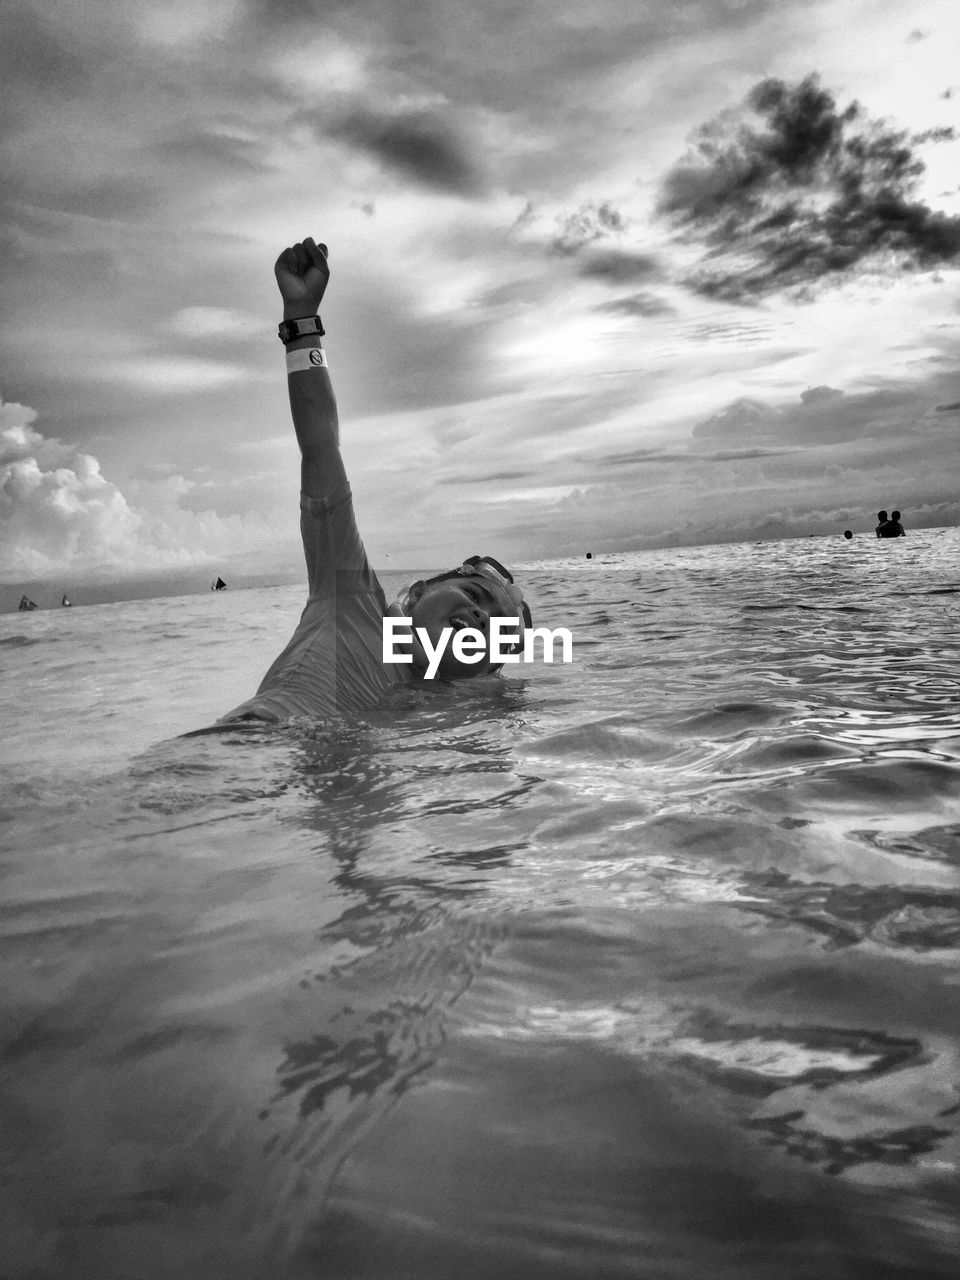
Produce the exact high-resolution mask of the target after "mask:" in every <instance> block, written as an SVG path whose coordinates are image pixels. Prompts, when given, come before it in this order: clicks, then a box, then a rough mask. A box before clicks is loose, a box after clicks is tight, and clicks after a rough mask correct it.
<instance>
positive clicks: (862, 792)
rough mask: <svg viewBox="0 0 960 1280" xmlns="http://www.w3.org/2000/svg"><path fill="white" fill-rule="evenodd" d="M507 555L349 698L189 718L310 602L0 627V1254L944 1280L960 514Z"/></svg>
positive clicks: (959, 1234)
mask: <svg viewBox="0 0 960 1280" xmlns="http://www.w3.org/2000/svg"><path fill="white" fill-rule="evenodd" d="M523 579H524V583H525V585H526V587H527V591H528V598H529V599H530V601H531V604H532V606H533V610H534V615H535V618H536V621H537V622H538V623H541V624H545V625H549V626H552V627H557V626H566V627H568V628H569V629H570V630H571V631H572V633H573V636H574V640H575V646H574V661H573V662H572V663H571V664H569V665H565V664H559V663H557V664H553V665H547V664H545V663H534V664H530V665H526V666H522V667H515V668H513V669H512V670H510V672H509V675H508V677H507V678H505V679H492V680H481V681H476V682H465V683H462V684H460V685H457V686H444V685H441V684H439V683H437V684H434V685H431V686H429V687H423V688H420V689H415V690H414V689H409V690H401V691H400V692H399V693H398V694H396V696H394V697H393V698H392V699H391V700H390V701H389V702H388V703H386V704H385V705H384V706H382V707H380V708H377V709H375V710H374V711H372V712H371V713H370V715H369V716H368V717H367V719H366V720H365V721H364V722H363V723H360V724H353V725H349V726H337V725H329V724H327V725H311V724H299V725H296V726H291V727H287V728H284V729H281V730H269V729H264V730H262V731H260V730H258V731H256V732H253V733H228V734H215V735H202V736H198V737H186V738H185V737H182V736H180V735H182V734H184V733H186V732H187V731H189V730H191V729H195V728H198V727H201V726H203V725H206V724H209V723H210V722H211V721H212V720H213V719H215V718H216V717H217V716H218V715H220V714H221V713H223V712H224V711H226V710H227V709H229V708H230V707H232V706H234V705H235V704H236V703H237V702H238V701H240V700H241V699H242V698H243V697H245V696H247V695H248V694H249V693H251V692H252V691H253V689H254V688H255V686H256V684H257V683H258V680H259V677H260V675H261V674H262V672H263V671H264V670H265V668H266V666H267V665H268V663H269V662H270V660H271V659H272V658H273V657H274V656H275V654H276V653H277V651H278V650H279V648H280V647H281V645H282V644H283V642H284V641H285V640H286V638H287V636H288V635H289V633H290V631H291V630H292V628H293V625H294V623H295V621H296V618H297V616H298V613H299V608H300V605H301V598H302V592H301V591H300V590H299V589H298V588H291V587H283V588H275V589H260V590H250V591H227V592H221V593H218V594H212V593H206V594H203V595H197V596H188V597H182V598H179V599H164V600H146V601H143V600H141V601H131V602H128V603H123V604H115V605H103V606H97V607H91V608H85V609H81V608H75V609H73V610H57V611H49V612H37V613H33V614H29V615H8V616H5V617H2V618H0V666H2V671H0V679H2V690H0V707H2V716H3V721H2V723H3V735H2V747H0V759H2V812H0V844H2V850H3V851H2V855H0V859H2V873H3V892H2V914H0V922H2V929H0V943H2V972H3V978H4V981H3V997H2V999H3V1006H2V1018H0V1099H2V1102H0V1107H2V1134H3V1137H2V1142H0V1181H2V1194H0V1275H2V1276H3V1277H4V1280H14V1278H16V1280H20V1278H21V1277H22V1278H25V1280H48V1278H51V1277H57V1278H60V1277H64V1278H65V1280H85V1278H86V1277H91V1278H96V1280H114V1278H116V1280H174V1278H177V1280H182V1278H186V1280H192V1278H193V1277H197V1278H198V1280H199V1278H201V1277H202V1278H203V1280H219V1278H221V1277H222V1278H223V1280H228V1278H229V1280H247V1278H249V1280H260V1278H261V1277H270V1278H271V1280H274V1278H280V1277H291V1278H293V1280H301V1278H306V1277H323V1278H324V1280H330V1278H336V1280H339V1278H340V1277H344V1278H347V1277H364V1278H369V1280H394V1278H397V1280H399V1278H400V1277H403V1278H404V1280H406V1278H408V1277H409V1278H410V1280H414V1278H417V1280H423V1278H426V1280H433V1278H436V1280H449V1278H450V1277H457V1280H474V1278H476V1280H481V1278H482V1280H493V1278H494V1277H497V1278H498V1280H502V1278H504V1277H506V1278H507V1280H513V1278H514V1277H516V1278H517V1280H539V1278H540V1277H544V1278H546V1277H550V1278H551V1280H557V1278H560V1280H564V1278H566V1277H571V1278H572V1277H577V1278H581V1277H583V1278H586V1277H591V1278H596V1277H631V1278H633V1277H643V1278H644V1280H661V1278H663V1280H668V1278H669V1280H680V1278H682V1280H712V1278H714V1277H716V1278H718V1280H727V1278H728V1277H729V1278H730V1280H732V1278H733V1277H736V1280H761V1278H762V1280H767V1278H770V1280H772V1278H773V1277H776V1280H801V1278H802V1280H814V1278H816V1280H853V1278H858V1280H859V1278H861V1277H862V1278H863V1280H892V1278H893V1277H899V1278H902V1280H907V1278H909V1280H923V1278H924V1277H946V1276H951V1277H952V1276H955V1275H956V1274H957V1267H958V1261H957V1260H958V1255H960V706H958V672H960V531H958V530H956V529H950V530H927V531H922V532H919V533H913V532H911V533H910V535H909V536H908V537H907V538H906V539H903V540H899V541H891V542H877V541H876V540H875V539H871V538H864V537H857V538H855V539H854V540H853V541H852V542H844V541H843V540H842V539H838V538H830V539H824V538H811V539H806V540H799V541H792V542H779V543H764V544H762V545H761V544H756V545H752V544H751V545H747V544H744V545H738V546H725V547H704V548H693V549H685V550H675V551H663V552H645V553H638V554H631V555H623V556H608V557H604V556H599V555H598V556H597V557H596V558H595V559H594V560H592V561H589V562H586V561H578V562H573V561H571V562H560V561H557V562H554V563H543V564H540V565H537V566H534V567H532V568H531V569H530V570H528V571H527V572H526V573H524V574H523ZM387 581H388V585H389V584H390V583H392V582H393V579H388V580H387Z"/></svg>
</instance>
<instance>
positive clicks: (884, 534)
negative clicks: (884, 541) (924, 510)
mask: <svg viewBox="0 0 960 1280" xmlns="http://www.w3.org/2000/svg"><path fill="white" fill-rule="evenodd" d="M906 536H907V535H906V533H905V532H904V528H903V525H902V524H901V523H900V512H899V511H892V512H891V513H890V519H889V520H888V521H887V522H886V523H885V524H883V525H881V526H880V528H879V529H878V530H877V537H878V538H905V537H906Z"/></svg>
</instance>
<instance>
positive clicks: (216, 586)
mask: <svg viewBox="0 0 960 1280" xmlns="http://www.w3.org/2000/svg"><path fill="white" fill-rule="evenodd" d="M226 589H227V584H226V583H225V582H224V580H223V579H222V578H217V580H216V582H213V583H211V584H210V590H211V591H226Z"/></svg>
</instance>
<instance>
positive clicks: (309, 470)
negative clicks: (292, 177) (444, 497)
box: [274, 236, 347, 498]
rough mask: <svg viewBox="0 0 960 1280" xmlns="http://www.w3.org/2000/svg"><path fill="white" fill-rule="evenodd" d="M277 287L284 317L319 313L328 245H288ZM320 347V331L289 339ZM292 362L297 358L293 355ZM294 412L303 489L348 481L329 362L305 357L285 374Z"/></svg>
mask: <svg viewBox="0 0 960 1280" xmlns="http://www.w3.org/2000/svg"><path fill="white" fill-rule="evenodd" d="M274 274H275V275H276V277H277V287H278V288H279V290H280V296H281V297H282V298H283V318H284V320H299V319H302V318H304V317H307V316H315V315H316V314H317V313H318V311H319V309H320V302H321V300H322V298H323V295H324V292H325V290H326V287H327V281H328V280H329V279H330V268H329V267H328V266H327V246H326V245H325V244H320V245H318V244H316V243H315V242H314V240H313V238H312V237H309V236H308V237H307V239H306V240H303V241H301V242H300V243H299V244H295V245H292V246H291V247H290V248H289V249H284V251H283V253H281V255H280V257H279V258H278V259H277V262H276V265H275V267H274ZM319 347H320V337H319V334H307V335H305V336H304V337H297V338H293V339H292V340H291V341H290V342H288V343H287V344H286V350H287V354H288V357H289V355H290V354H291V353H293V352H301V351H302V352H309V351H311V350H314V349H317V348H319ZM289 363H297V361H296V359H295V360H294V361H292V362H291V361H289V359H288V364H289ZM287 387H288V390H289V393H290V412H291V413H292V415H293V425H294V429H295V431H296V433H297V443H298V444H299V445H300V456H301V459H302V463H301V481H300V487H301V489H302V491H303V492H304V493H305V494H307V496H308V497H311V498H322V497H325V496H326V495H327V494H329V493H332V492H333V491H334V490H335V489H339V488H341V487H342V486H343V485H344V484H345V483H346V478H347V477H346V472H345V470H344V467H343V459H342V458H341V456H340V428H339V422H338V418H337V402H336V399H335V398H334V394H333V386H332V384H331V382H330V374H329V373H328V371H327V368H326V366H325V365H320V364H311V363H310V362H309V360H308V359H303V367H302V368H300V369H296V370H295V371H293V372H288V374H287Z"/></svg>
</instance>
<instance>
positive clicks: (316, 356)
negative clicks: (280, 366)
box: [287, 347, 329, 373]
mask: <svg viewBox="0 0 960 1280" xmlns="http://www.w3.org/2000/svg"><path fill="white" fill-rule="evenodd" d="M328 367H329V366H328V365H327V353H326V352H325V351H324V349H323V347H301V348H300V350H299V351H288V352H287V373H304V372H309V371H310V370H311V369H326V368H328Z"/></svg>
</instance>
